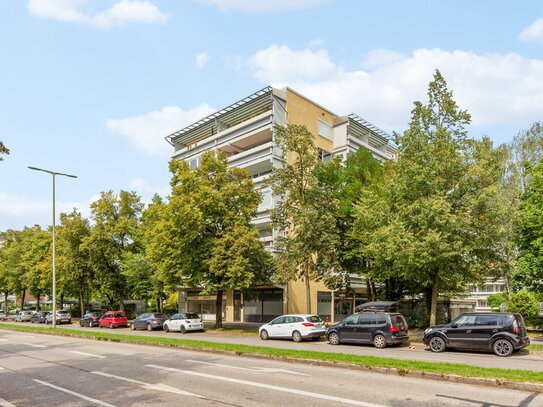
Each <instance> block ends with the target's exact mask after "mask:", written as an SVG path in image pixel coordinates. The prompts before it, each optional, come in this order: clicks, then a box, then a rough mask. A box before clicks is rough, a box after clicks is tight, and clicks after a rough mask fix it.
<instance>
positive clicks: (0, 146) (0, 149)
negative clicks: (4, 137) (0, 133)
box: [0, 141, 9, 161]
mask: <svg viewBox="0 0 543 407" xmlns="http://www.w3.org/2000/svg"><path fill="white" fill-rule="evenodd" d="M2 154H6V155H9V149H8V148H7V147H6V146H5V145H4V143H2V142H1V141H0V161H2V160H3V159H4V157H2Z"/></svg>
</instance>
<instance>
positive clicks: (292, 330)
mask: <svg viewBox="0 0 543 407" xmlns="http://www.w3.org/2000/svg"><path fill="white" fill-rule="evenodd" d="M325 333H326V329H325V328H324V323H323V322H322V319H321V317H319V316H318V315H309V314H308V315H305V314H301V315H282V316H280V317H277V318H275V319H274V320H272V321H271V322H268V323H267V324H264V325H262V326H261V327H260V328H259V329H258V334H259V335H260V338H261V339H263V340H267V339H269V338H290V339H292V340H293V341H294V342H301V341H302V340H304V339H317V340H318V339H319V338H320V337H321V336H323V335H324V334H325Z"/></svg>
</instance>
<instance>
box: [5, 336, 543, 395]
mask: <svg viewBox="0 0 543 407" xmlns="http://www.w3.org/2000/svg"><path fill="white" fill-rule="evenodd" d="M2 329H4V330H6V331H14V332H21V331H27V332H32V333H35V334H43V335H52V336H65V337H70V338H79V339H89V340H95V341H104V342H115V343H128V344H131V345H144V346H157V347H161V348H174V349H183V350H191V351H196V352H202V353H214V354H217V355H227V356H240V357H244V358H250V359H261V360H277V361H282V362H288V363H299V364H304V365H315V366H323V367H335V368H339V369H349V370H358V371H363V372H369V373H380V374H386V375H393V376H401V377H411V378H416V379H426V380H437V381H448V382H451V383H460V384H471V385H475V386H485V387H494V388H500V389H508V390H520V391H526V392H532V393H543V384H538V383H530V382H511V381H507V380H500V379H490V378H484V377H466V376H459V375H453V374H442V373H433V372H424V371H417V370H405V369H396V368H390V367H379V366H362V365H355V364H351V363H343V362H333V361H326V360H316V359H302V358H293V357H285V356H273V355H264V354H258V353H256V354H255V353H244V352H239V351H230V350H222V349H213V348H197V347H192V346H188V345H175V344H164V343H150V342H140V341H135V340H134V341H133V340H127V339H110V338H108V339H104V338H97V337H92V336H90V337H86V336H80V335H74V334H67V333H54V332H44V331H32V330H27V329H13V328H2Z"/></svg>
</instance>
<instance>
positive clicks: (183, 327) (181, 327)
mask: <svg viewBox="0 0 543 407" xmlns="http://www.w3.org/2000/svg"><path fill="white" fill-rule="evenodd" d="M179 332H181V333H182V334H186V333H187V328H185V325H181V326H180V327H179Z"/></svg>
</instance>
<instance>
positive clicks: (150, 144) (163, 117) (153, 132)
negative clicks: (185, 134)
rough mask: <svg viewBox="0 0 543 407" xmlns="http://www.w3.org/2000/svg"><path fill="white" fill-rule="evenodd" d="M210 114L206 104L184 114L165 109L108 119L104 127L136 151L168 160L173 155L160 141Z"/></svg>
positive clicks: (178, 109) (173, 109) (183, 112)
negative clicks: (124, 140) (123, 137)
mask: <svg viewBox="0 0 543 407" xmlns="http://www.w3.org/2000/svg"><path fill="white" fill-rule="evenodd" d="M213 111H214V109H213V108H212V107H210V106H209V105H207V104H201V105H198V106H196V107H193V108H191V109H189V110H186V111H185V110H183V109H181V108H180V107H177V106H166V107H163V108H162V109H160V110H155V111H152V112H150V113H146V114H142V115H139V116H134V117H129V118H126V119H110V120H108V121H107V123H106V126H107V128H108V129H109V131H110V132H112V133H117V134H120V135H122V136H125V137H128V138H129V139H130V141H131V142H132V144H134V145H135V146H136V147H137V148H138V149H140V150H142V151H144V152H146V153H148V154H150V155H159V156H163V157H169V156H171V155H172V153H173V148H172V146H170V145H169V144H168V143H167V141H166V140H164V137H165V136H168V135H169V134H171V133H173V132H174V131H176V130H179V129H181V128H183V127H185V126H187V125H189V124H191V123H193V122H195V121H197V120H199V119H201V118H202V117H204V116H207V115H208V114H210V113H212V112H213Z"/></svg>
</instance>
